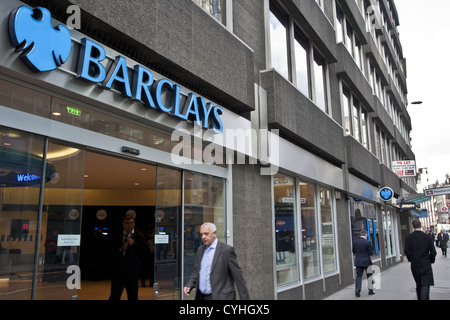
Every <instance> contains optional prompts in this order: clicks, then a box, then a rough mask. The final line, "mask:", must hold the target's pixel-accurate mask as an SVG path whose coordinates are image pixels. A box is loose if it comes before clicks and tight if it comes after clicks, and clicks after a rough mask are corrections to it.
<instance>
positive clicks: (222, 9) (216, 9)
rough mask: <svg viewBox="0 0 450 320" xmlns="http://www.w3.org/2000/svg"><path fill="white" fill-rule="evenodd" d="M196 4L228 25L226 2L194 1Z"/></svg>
mask: <svg viewBox="0 0 450 320" xmlns="http://www.w3.org/2000/svg"><path fill="white" fill-rule="evenodd" d="M194 2H195V3H196V4H198V5H199V6H200V7H202V8H203V9H204V10H205V11H206V12H208V13H209V14H210V15H212V16H213V17H214V18H216V19H217V20H218V21H220V22H222V23H223V24H224V25H225V24H226V21H225V20H226V0H194Z"/></svg>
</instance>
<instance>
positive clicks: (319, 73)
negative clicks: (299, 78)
mask: <svg viewBox="0 0 450 320" xmlns="http://www.w3.org/2000/svg"><path fill="white" fill-rule="evenodd" d="M326 70H327V69H326V65H325V60H324V59H323V58H322V57H320V56H319V55H318V54H317V53H314V90H315V99H316V100H315V103H316V105H317V106H318V107H319V108H320V109H322V110H323V111H325V112H328V108H327V96H326V82H325V81H326Z"/></svg>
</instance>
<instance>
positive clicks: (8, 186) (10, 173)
mask: <svg viewBox="0 0 450 320" xmlns="http://www.w3.org/2000/svg"><path fill="white" fill-rule="evenodd" d="M0 148H1V149H0V300H29V299H31V296H32V278H33V272H35V270H34V259H35V241H36V237H38V239H39V241H40V244H41V246H42V245H43V244H44V239H42V238H39V236H37V222H38V221H37V219H38V212H39V190H40V184H41V177H42V167H43V158H42V154H43V150H44V140H43V139H42V138H40V137H36V136H34V135H32V134H27V133H24V132H19V131H15V130H10V129H6V128H0ZM47 169H48V172H49V175H46V181H48V180H50V177H51V172H52V171H53V170H54V169H53V167H52V165H51V164H49V163H48V164H47Z"/></svg>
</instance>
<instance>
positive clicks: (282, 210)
mask: <svg viewBox="0 0 450 320" xmlns="http://www.w3.org/2000/svg"><path fill="white" fill-rule="evenodd" d="M273 194H274V205H275V243H276V271H277V284H278V285H279V286H280V285H284V284H288V283H291V282H294V281H299V279H300V274H299V265H298V248H297V241H298V240H297V239H298V238H297V215H296V212H295V187H294V179H293V178H291V177H288V176H285V175H282V174H277V175H275V176H274V177H273Z"/></svg>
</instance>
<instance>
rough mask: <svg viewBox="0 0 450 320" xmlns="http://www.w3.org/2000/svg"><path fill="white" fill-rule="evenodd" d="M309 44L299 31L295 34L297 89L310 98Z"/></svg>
mask: <svg viewBox="0 0 450 320" xmlns="http://www.w3.org/2000/svg"><path fill="white" fill-rule="evenodd" d="M308 48H309V43H308V40H307V39H306V37H305V36H304V35H303V34H302V33H301V32H300V31H299V30H296V33H295V68H296V77H297V88H298V89H299V90H300V91H301V92H302V93H303V94H304V95H305V96H307V97H308V98H310V93H309V70H308V53H309V50H308Z"/></svg>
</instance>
